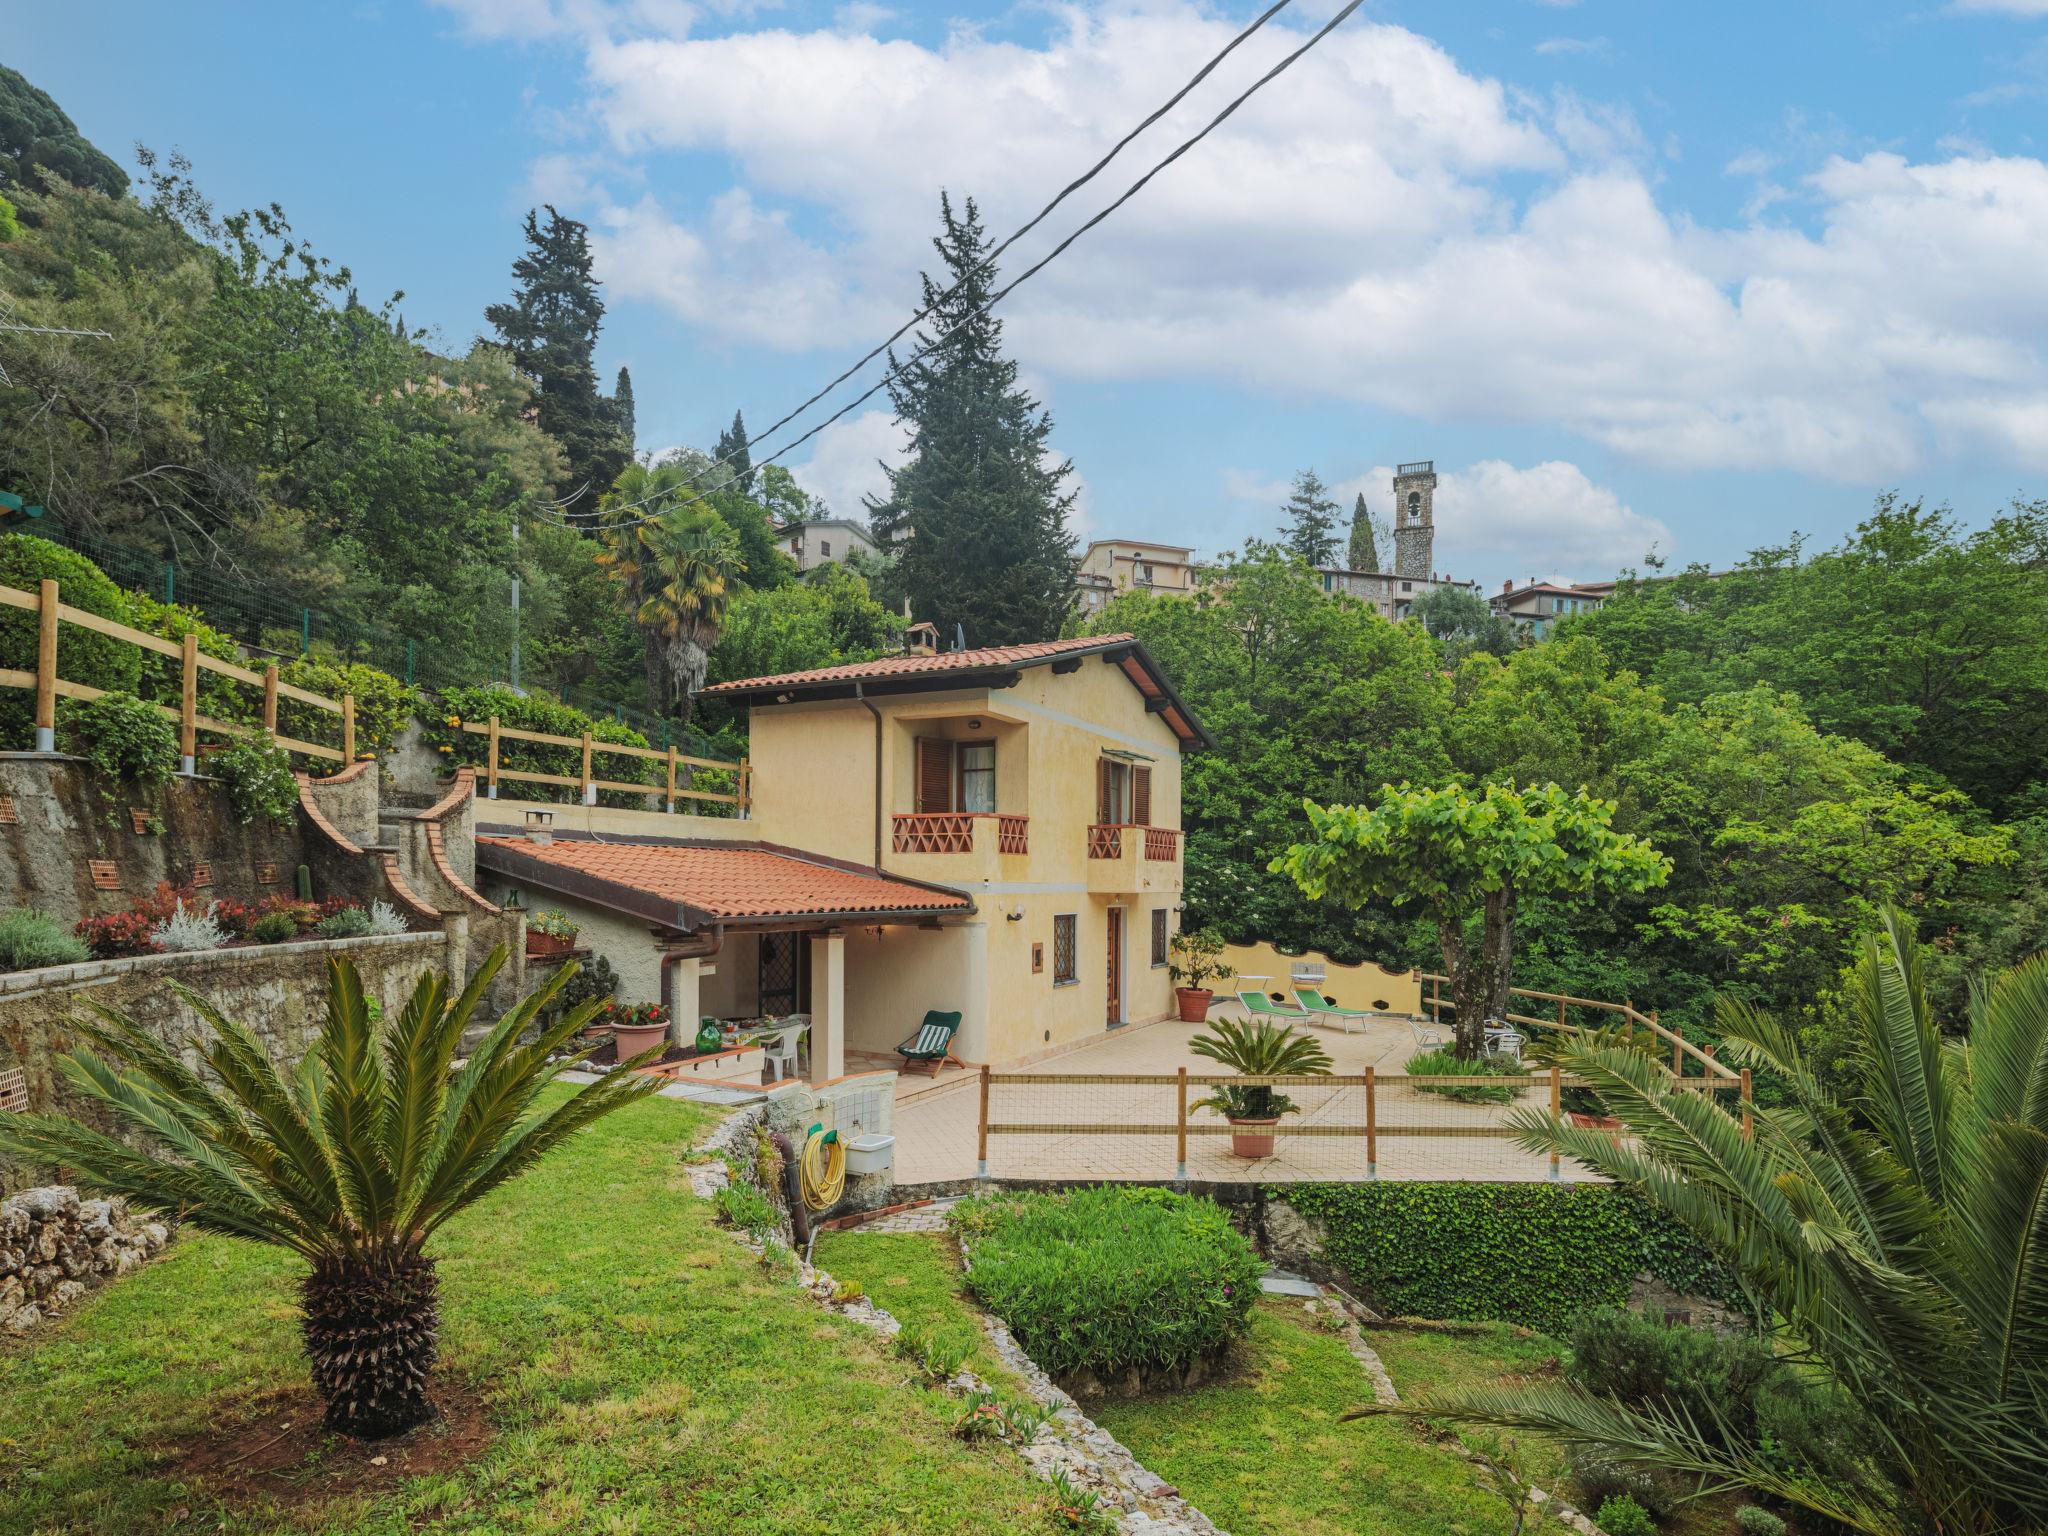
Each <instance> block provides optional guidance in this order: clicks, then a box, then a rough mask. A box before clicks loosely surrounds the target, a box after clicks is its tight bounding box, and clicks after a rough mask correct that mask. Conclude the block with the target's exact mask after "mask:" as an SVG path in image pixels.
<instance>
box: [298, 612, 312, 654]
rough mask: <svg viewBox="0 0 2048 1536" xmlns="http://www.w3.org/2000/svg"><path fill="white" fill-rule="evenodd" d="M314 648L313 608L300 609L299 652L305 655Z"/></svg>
mask: <svg viewBox="0 0 2048 1536" xmlns="http://www.w3.org/2000/svg"><path fill="white" fill-rule="evenodd" d="M312 649H313V610H312V609H310V608H301V609H300V610H299V654H300V655H301V656H305V655H308V654H310V653H311V651H312Z"/></svg>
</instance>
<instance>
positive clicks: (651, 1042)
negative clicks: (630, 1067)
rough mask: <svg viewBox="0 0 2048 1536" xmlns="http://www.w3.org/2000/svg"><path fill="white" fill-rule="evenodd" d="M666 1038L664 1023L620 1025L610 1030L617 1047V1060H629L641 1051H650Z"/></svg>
mask: <svg viewBox="0 0 2048 1536" xmlns="http://www.w3.org/2000/svg"><path fill="white" fill-rule="evenodd" d="M667 1038H668V1026H667V1025H666V1024H630V1025H620V1026H618V1027H616V1028H614V1029H613V1030H612V1039H613V1040H614V1041H615V1042H617V1044H618V1048H619V1060H621V1061H631V1060H632V1059H633V1058H634V1057H635V1056H638V1055H639V1054H640V1053H641V1052H642V1051H651V1050H653V1049H654V1048H655V1047H656V1046H657V1045H660V1044H661V1043H662V1041H664V1040H666V1039H667Z"/></svg>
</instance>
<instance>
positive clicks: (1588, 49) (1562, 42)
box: [1536, 37, 1613, 55]
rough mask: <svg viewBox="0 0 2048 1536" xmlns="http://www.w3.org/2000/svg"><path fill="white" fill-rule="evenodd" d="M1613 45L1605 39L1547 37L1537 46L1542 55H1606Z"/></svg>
mask: <svg viewBox="0 0 2048 1536" xmlns="http://www.w3.org/2000/svg"><path fill="white" fill-rule="evenodd" d="M1612 47H1613V44H1612V43H1610V42H1609V41H1608V40H1607V39H1606V38H1604V37H1546V38H1544V39H1543V41H1542V42H1540V43H1538V44H1537V45H1536V51H1537V52H1538V53H1540V54H1559V53H1587V54H1594V55H1605V54H1606V53H1607V52H1608V50H1609V49H1610V48H1612Z"/></svg>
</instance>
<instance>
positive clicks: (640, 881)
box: [477, 837, 974, 926]
mask: <svg viewBox="0 0 2048 1536" xmlns="http://www.w3.org/2000/svg"><path fill="white" fill-rule="evenodd" d="M477 853H478V856H479V861H480V862H482V863H484V864H486V865H487V866H490V865H496V866H498V867H499V869H500V871H501V873H507V874H512V875H514V876H515V878H516V877H521V876H524V877H527V878H531V879H532V880H533V881H534V883H536V884H542V885H545V884H547V882H548V875H549V874H550V873H559V874H561V875H565V876H568V877H570V878H571V879H572V880H574V879H575V877H578V876H580V877H582V879H581V880H578V881H576V886H577V888H573V889H572V888H571V887H569V886H568V885H566V884H565V885H564V886H563V887H561V888H562V889H563V891H564V894H569V895H575V894H585V893H586V892H584V891H583V890H582V889H581V887H583V886H584V885H585V883H586V882H593V881H594V882H598V883H599V884H600V885H605V886H612V887H616V888H619V889H621V890H624V891H628V892H637V893H640V894H642V895H645V896H649V897H653V898H655V899H656V900H657V901H659V902H662V903H672V904H673V905H674V906H676V907H677V908H679V909H686V911H685V912H682V913H679V914H678V916H679V918H682V919H684V921H683V922H682V926H690V925H691V921H690V919H692V918H693V917H694V915H697V914H701V915H702V916H706V917H711V918H719V919H726V918H730V919H739V920H744V919H748V918H760V917H810V916H822V915H828V914H829V915H835V916H836V915H839V914H845V915H848V916H854V915H865V914H869V913H872V914H874V915H877V916H881V915H884V914H887V913H892V912H918V913H924V912H953V911H959V912H966V911H971V910H972V909H973V906H974V903H973V902H971V901H970V900H968V898H967V897H965V896H963V895H961V894H960V893H958V892H957V891H941V890H935V889H933V888H931V887H929V886H923V885H917V884H914V883H912V882H910V881H907V880H891V879H889V878H887V877H886V876H882V875H874V874H869V873H867V872H865V871H862V870H852V869H842V868H839V867H838V866H837V865H832V864H818V863H813V862H812V861H811V860H809V859H805V858H800V857H798V856H796V855H793V854H787V853H775V852H771V851H770V850H768V849H765V848H749V847H743V846H742V847H732V846H725V847H720V846H710V847H706V846H702V845H694V846H682V845H679V844H674V843H598V842H583V841H580V840H575V841H572V840H569V839H557V840H556V841H554V842H550V843H536V842H533V841H532V840H531V839H528V838H523V837H480V838H478V839H477ZM494 853H496V854H498V855H499V857H496V858H494V857H493V854H494ZM527 861H531V862H530V863H529V862H527ZM514 865H524V866H525V867H524V868H523V869H519V868H513V867H511V866H514ZM535 865H538V866H542V867H541V868H534V867H533V866H535ZM587 894H589V895H590V897H591V899H593V900H599V901H602V894H601V892H598V891H589V892H587ZM642 910H644V907H643V908H642Z"/></svg>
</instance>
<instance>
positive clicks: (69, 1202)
mask: <svg viewBox="0 0 2048 1536" xmlns="http://www.w3.org/2000/svg"><path fill="white" fill-rule="evenodd" d="M169 1241H170V1228H169V1226H168V1225H167V1224H166V1223H164V1222H163V1221H161V1220H158V1219H154V1218H149V1219H144V1218H141V1217H137V1216H135V1215H134V1214H133V1213H131V1212H130V1211H129V1209H128V1202H127V1201H126V1200H123V1199H120V1198H119V1197H116V1198H114V1199H111V1200H83V1199H80V1198H79V1194H78V1191H77V1190H75V1189H73V1188H72V1187H71V1186H70V1185H68V1184H46V1185H44V1186H42V1187H41V1188H38V1189H26V1190H23V1191H22V1192H21V1193H20V1194H18V1195H16V1196H14V1198H13V1199H11V1200H4V1201H0V1333H10V1334H22V1333H27V1332H28V1331H29V1330H30V1329H31V1328H33V1327H35V1326H36V1325H37V1324H38V1323H40V1322H42V1321H43V1320H44V1319H45V1318H48V1317H54V1316H56V1315H57V1314H58V1313H60V1312H63V1311H65V1310H67V1309H68V1308H69V1307H71V1306H72V1304H73V1303H75V1302H76V1301H77V1300H78V1299H79V1298H80V1297H81V1296H83V1295H84V1294H85V1292H86V1289H87V1287H88V1286H89V1285H90V1283H91V1282H92V1281H94V1280H103V1279H108V1278H110V1277H112V1276H115V1275H125V1274H127V1273H128V1272H129V1271H130V1270H132V1269H135V1268H138V1267H139V1266H140V1265H142V1264H143V1263H144V1262H146V1261H147V1260H149V1259H152V1258H154V1257H155V1256H156V1255H157V1254H158V1253H160V1252H162V1251H163V1246H164V1244H165V1243H167V1242H169Z"/></svg>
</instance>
